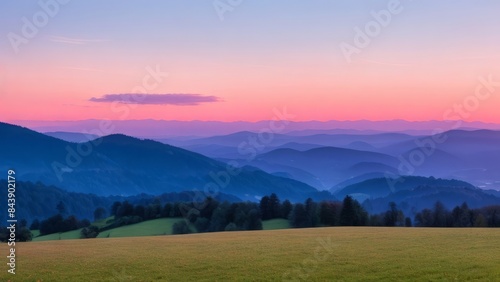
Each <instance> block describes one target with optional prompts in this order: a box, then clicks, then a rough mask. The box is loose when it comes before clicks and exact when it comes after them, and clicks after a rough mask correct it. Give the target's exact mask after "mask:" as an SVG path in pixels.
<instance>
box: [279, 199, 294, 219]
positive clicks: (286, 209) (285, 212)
mask: <svg viewBox="0 0 500 282" xmlns="http://www.w3.org/2000/svg"><path fill="white" fill-rule="evenodd" d="M292 209H293V206H292V203H290V201H289V200H285V201H283V204H282V205H281V217H282V218H284V219H288V217H289V216H290V212H291V211H292Z"/></svg>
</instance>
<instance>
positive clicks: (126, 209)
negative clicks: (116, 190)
mask: <svg viewBox="0 0 500 282" xmlns="http://www.w3.org/2000/svg"><path fill="white" fill-rule="evenodd" d="M133 214H134V206H133V205H132V204H130V203H129V202H128V201H124V202H123V203H122V204H121V205H120V207H118V210H117V211H116V217H117V218H120V217H124V216H131V215H133Z"/></svg>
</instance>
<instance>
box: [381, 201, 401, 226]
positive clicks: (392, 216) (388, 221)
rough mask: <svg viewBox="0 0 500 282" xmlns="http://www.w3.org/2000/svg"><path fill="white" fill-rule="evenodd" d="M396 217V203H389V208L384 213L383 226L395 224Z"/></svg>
mask: <svg viewBox="0 0 500 282" xmlns="http://www.w3.org/2000/svg"><path fill="white" fill-rule="evenodd" d="M397 219H398V208H397V205H396V203H394V202H390V203H389V210H388V211H387V212H386V213H385V217H384V222H385V226H396V221H397Z"/></svg>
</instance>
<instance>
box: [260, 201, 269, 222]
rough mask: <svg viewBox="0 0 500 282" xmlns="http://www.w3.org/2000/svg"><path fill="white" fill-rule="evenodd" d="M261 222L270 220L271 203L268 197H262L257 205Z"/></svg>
mask: <svg viewBox="0 0 500 282" xmlns="http://www.w3.org/2000/svg"><path fill="white" fill-rule="evenodd" d="M259 208H260V214H261V216H262V220H268V219H271V202H270V199H269V197H268V196H264V197H262V199H260V203H259Z"/></svg>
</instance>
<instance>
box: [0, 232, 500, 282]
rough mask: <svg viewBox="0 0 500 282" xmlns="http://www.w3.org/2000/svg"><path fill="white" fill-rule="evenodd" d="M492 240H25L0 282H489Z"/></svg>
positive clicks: (466, 236) (368, 236) (281, 236)
mask: <svg viewBox="0 0 500 282" xmlns="http://www.w3.org/2000/svg"><path fill="white" fill-rule="evenodd" d="M329 238H330V239H331V245H330V247H327V248H324V247H323V246H322V244H321V243H320V241H318V240H323V241H326V242H328V240H329ZM498 238H500V229H492V228H489V229H488V228H483V229H459V228H456V229H445V228H442V229H426V228H367V227H359V228H352V227H334V228H315V229H287V230H273V231H253V232H252V231H251V232H218V233H205V234H190V235H176V236H155V237H136V238H110V239H88V240H65V241H46V242H27V243H18V244H17V245H16V247H17V251H16V258H17V263H18V269H17V274H16V276H15V277H13V276H11V275H10V276H8V275H9V274H8V273H7V272H6V271H2V272H0V280H2V281H5V280H6V278H11V279H12V278H14V279H15V280H14V281H36V280H37V279H41V280H42V281H75V282H76V281H90V280H93V281H213V280H221V281H229V280H231V281H234V280H245V281H248V280H259V281H262V280H266V281H269V280H271V281H273V280H274V281H278V280H281V279H282V278H292V279H293V278H297V280H299V279H298V278H299V277H297V276H296V275H303V276H302V278H303V279H304V280H307V281H332V280H333V281H336V280H345V281H373V280H378V281H464V280H473V279H476V280H480V281H494V280H495V279H497V278H498V277H500V268H499V267H498V254H499V253H500V240H498ZM327 245H328V244H327ZM327 251H328V252H327ZM0 252H1V253H7V246H6V244H2V245H1V246H0ZM317 259H321V261H318V260H317ZM89 279H90V280H89Z"/></svg>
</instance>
